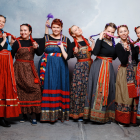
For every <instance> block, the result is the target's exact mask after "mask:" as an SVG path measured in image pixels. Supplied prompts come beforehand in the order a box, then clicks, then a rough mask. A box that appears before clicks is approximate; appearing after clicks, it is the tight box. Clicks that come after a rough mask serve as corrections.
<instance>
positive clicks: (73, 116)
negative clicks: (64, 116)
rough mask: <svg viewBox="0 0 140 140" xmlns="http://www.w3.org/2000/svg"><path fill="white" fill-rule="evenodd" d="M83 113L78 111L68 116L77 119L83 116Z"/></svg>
mask: <svg viewBox="0 0 140 140" xmlns="http://www.w3.org/2000/svg"><path fill="white" fill-rule="evenodd" d="M83 115H84V113H79V114H70V115H69V117H71V118H73V119H79V118H81V117H83Z"/></svg>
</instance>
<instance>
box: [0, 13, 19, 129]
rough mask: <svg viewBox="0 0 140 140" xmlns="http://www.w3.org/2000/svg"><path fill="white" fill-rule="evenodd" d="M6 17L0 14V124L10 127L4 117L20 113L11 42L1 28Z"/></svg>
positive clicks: (15, 115) (16, 115)
mask: <svg viewBox="0 0 140 140" xmlns="http://www.w3.org/2000/svg"><path fill="white" fill-rule="evenodd" d="M5 22H6V17H4V16H3V15H0V66H1V68H0V125H2V126H4V127H10V126H11V125H10V124H9V122H7V121H6V120H5V119H4V118H10V117H18V116H19V114H20V113H21V110H20V106H19V101H18V96H17V89H16V83H15V78H14V69H13V59H12V56H11V52H10V50H11V46H10V44H12V42H14V40H13V39H11V43H10V44H9V41H8V38H7V35H6V33H5V32H4V31H3V30H2V29H3V27H4V25H5Z"/></svg>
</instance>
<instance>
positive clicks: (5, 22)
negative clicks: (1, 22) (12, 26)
mask: <svg viewBox="0 0 140 140" xmlns="http://www.w3.org/2000/svg"><path fill="white" fill-rule="evenodd" d="M0 17H3V18H4V19H5V23H6V17H5V16H3V15H0Z"/></svg>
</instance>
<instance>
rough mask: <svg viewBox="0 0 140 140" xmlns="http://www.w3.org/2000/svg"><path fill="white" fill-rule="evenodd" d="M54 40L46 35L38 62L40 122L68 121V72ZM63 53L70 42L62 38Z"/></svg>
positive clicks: (67, 48) (56, 41)
mask: <svg viewBox="0 0 140 140" xmlns="http://www.w3.org/2000/svg"><path fill="white" fill-rule="evenodd" d="M58 41H60V39H55V38H53V37H51V36H50V35H48V34H47V35H46V43H45V52H44V55H43V56H42V57H41V59H40V62H39V68H38V73H39V76H40V81H41V85H42V91H43V95H42V101H41V118H40V121H50V122H54V121H56V120H58V119H61V121H62V122H63V121H64V120H65V119H66V120H69V70H68V64H67V61H66V60H65V59H64V58H63V56H62V53H61V49H60V48H59V47H58V45H57V43H58ZM62 43H63V45H64V49H65V51H66V52H67V53H68V52H69V47H70V44H71V43H70V40H69V39H68V38H67V37H65V36H63V38H62Z"/></svg>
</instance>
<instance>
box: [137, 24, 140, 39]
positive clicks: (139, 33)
mask: <svg viewBox="0 0 140 140" xmlns="http://www.w3.org/2000/svg"><path fill="white" fill-rule="evenodd" d="M136 34H137V37H138V38H139V39H140V27H138V28H137V29H136Z"/></svg>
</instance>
